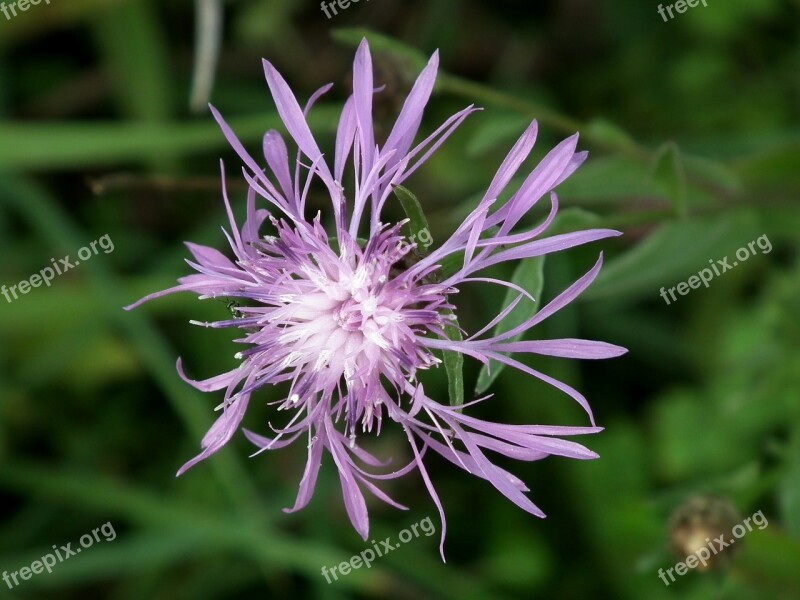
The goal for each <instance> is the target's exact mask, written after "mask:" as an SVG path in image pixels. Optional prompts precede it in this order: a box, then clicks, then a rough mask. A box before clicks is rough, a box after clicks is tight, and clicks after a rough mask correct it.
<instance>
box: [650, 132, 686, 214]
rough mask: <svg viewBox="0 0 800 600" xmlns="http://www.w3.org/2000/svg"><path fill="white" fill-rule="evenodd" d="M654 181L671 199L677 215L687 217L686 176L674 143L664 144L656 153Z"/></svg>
mask: <svg viewBox="0 0 800 600" xmlns="http://www.w3.org/2000/svg"><path fill="white" fill-rule="evenodd" d="M653 180H654V182H655V183H656V185H658V186H659V188H660V189H661V190H662V191H663V193H665V194H666V195H667V197H668V198H669V200H670V202H671V203H672V207H673V209H674V210H675V214H676V215H678V216H681V217H683V216H686V174H685V173H684V170H683V163H682V161H681V156H680V151H679V150H678V146H676V145H675V144H674V143H673V142H669V143H667V144H664V145H663V146H661V148H659V150H658V152H657V153H656V157H655V161H654V164H653Z"/></svg>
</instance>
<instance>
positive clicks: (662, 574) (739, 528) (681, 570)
mask: <svg viewBox="0 0 800 600" xmlns="http://www.w3.org/2000/svg"><path fill="white" fill-rule="evenodd" d="M753 525H756V526H757V527H758V528H759V529H764V528H765V527H766V526H767V525H769V521H767V518H766V517H765V516H764V513H763V512H761V511H760V510H759V511H758V512H756V513H753V515H752V516H750V517H747V518H746V519H745V520H744V521H742V522H741V523H737V524H736V525H734V526H733V528H732V529H731V534H732V535H733V537H732V538H728V539H727V540H726V539H725V534H724V533H723V534H722V535H720V536H719V537H717V538H714V539H710V538H706V543H705V545H703V546H701V547H700V548H698V549H697V550H696V551H695V552H694V554H690V555H689V556H687V557H686V559H685V560H683V561H681V562H678V563H675V565H674V566H672V567H670V568H669V569H667V570H666V571H665V570H664V569H659V570H658V577H659V579H661V581H663V582H664V585H669V584H670V583H675V575H674V574H673V571H674V572H675V573H677V574H678V576H679V577H682V576H683V575H686V573H688V572H689V570H690V569H695V568H696V567H698V566H699V565H702V568H705V567H706V565H707V564H708V562H709V561H710V560H711V557H712V556H716V555H717V554H719V553H720V552H722V551H723V550H725V548H728V547H729V546H732V545H733V544H734V543H736V540H738V539H741V538H743V537H744V536H745V535H746V534H747V533H748V532H750V531H753ZM667 575H669V581H667Z"/></svg>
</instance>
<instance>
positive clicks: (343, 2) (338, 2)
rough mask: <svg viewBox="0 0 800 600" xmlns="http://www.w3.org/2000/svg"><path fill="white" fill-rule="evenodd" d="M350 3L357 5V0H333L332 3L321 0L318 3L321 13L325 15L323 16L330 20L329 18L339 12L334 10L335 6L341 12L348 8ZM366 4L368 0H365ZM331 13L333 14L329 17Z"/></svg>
mask: <svg viewBox="0 0 800 600" xmlns="http://www.w3.org/2000/svg"><path fill="white" fill-rule="evenodd" d="M351 2H352V3H353V4H358V0H333V1H332V2H326V1H325V0H322V2H321V3H320V8H321V9H322V12H324V13H325V16H326V17H328V19H330V18H331V17H334V16H336V15H338V14H339V11H337V10H336V7H337V6H338V7H339V8H340V9H341V10H346V9H348V8H350V3H351ZM367 2H369V0H367ZM331 12H333V15H331Z"/></svg>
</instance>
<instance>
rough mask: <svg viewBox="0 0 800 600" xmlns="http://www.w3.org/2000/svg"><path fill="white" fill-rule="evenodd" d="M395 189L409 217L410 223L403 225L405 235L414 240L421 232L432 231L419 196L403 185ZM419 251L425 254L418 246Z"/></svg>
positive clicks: (395, 193)
mask: <svg viewBox="0 0 800 600" xmlns="http://www.w3.org/2000/svg"><path fill="white" fill-rule="evenodd" d="M393 190H394V195H395V196H397V199H398V200H399V201H400V204H401V205H402V206H403V210H404V211H405V213H406V216H407V217H408V219H409V221H408V223H406V224H405V225H404V226H403V235H405V236H406V237H407V238H409V239H410V240H412V241H414V240H416V239H417V237H418V236H419V234H420V233H421V232H423V231H425V232H430V229H428V219H426V218H425V213H424V212H422V205H421V204H420V203H419V200H417V197H416V196H415V195H414V194H413V193H411V191H410V190H409V189H408V188H404V187H403V186H402V185H396V186H394V188H393ZM417 253H418V254H424V251H423V249H421V248H420V247H419V246H418V247H417Z"/></svg>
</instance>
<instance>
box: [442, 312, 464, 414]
mask: <svg viewBox="0 0 800 600" xmlns="http://www.w3.org/2000/svg"><path fill="white" fill-rule="evenodd" d="M445 314H446V315H450V316H451V317H452V319H451V322H452V325H445V326H444V332H445V333H446V334H447V337H448V338H449V339H451V340H453V341H454V342H460V341H461V340H463V339H464V336H463V335H461V328H460V327H459V326H458V319H456V317H455V315H453V313H452V312H450V311H447V312H446V313H445ZM443 354H444V368H445V371H447V393H448V396H449V397H450V405H451V406H461V405H462V404H464V355H463V354H461V353H460V352H455V351H454V350H445V351H444V352H443Z"/></svg>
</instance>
